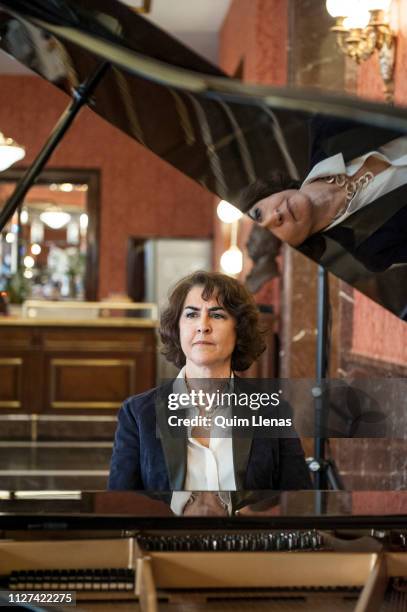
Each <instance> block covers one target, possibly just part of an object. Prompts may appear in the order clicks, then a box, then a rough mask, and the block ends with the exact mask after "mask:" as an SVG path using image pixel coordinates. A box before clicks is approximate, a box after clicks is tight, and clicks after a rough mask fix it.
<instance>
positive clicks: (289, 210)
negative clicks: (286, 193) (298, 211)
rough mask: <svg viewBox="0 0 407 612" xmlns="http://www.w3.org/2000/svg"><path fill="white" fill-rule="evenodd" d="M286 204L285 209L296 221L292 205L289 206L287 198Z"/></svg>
mask: <svg viewBox="0 0 407 612" xmlns="http://www.w3.org/2000/svg"><path fill="white" fill-rule="evenodd" d="M286 204H287V210H288V212H289V214H290V215H291V216H292V218H293V219H294V221H297V219H296V216H295V215H294V211H293V208H292V206H291V204H290V202H289V201H288V200H286Z"/></svg>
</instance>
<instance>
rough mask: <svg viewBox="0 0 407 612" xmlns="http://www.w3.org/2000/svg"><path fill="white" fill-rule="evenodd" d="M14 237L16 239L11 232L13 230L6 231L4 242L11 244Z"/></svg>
mask: <svg viewBox="0 0 407 612" xmlns="http://www.w3.org/2000/svg"><path fill="white" fill-rule="evenodd" d="M15 239H16V235H15V234H13V232H7V234H6V242H8V243H9V244H11V243H12V242H14V240H15Z"/></svg>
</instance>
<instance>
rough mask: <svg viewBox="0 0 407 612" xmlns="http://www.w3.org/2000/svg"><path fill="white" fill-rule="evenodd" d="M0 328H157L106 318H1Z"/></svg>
mask: <svg viewBox="0 0 407 612" xmlns="http://www.w3.org/2000/svg"><path fill="white" fill-rule="evenodd" d="M0 327H62V328H64V327H129V328H130V327H141V328H145V329H149V328H153V329H154V328H156V327H158V322H157V321H154V320H152V319H133V318H131V317H127V318H119V317H117V318H116V317H106V318H100V319H77V320H75V319H72V320H70V319H62V318H61V319H59V320H58V319H28V318H27V319H23V318H20V319H14V318H7V317H1V318H0Z"/></svg>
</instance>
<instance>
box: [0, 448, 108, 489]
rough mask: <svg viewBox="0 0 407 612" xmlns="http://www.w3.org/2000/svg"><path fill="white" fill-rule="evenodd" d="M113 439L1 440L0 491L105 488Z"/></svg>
mask: <svg viewBox="0 0 407 612" xmlns="http://www.w3.org/2000/svg"><path fill="white" fill-rule="evenodd" d="M111 452H112V443H111V442H94V441H92V442H0V490H27V489H29V490H38V489H58V490H67V489H68V490H82V491H84V490H91V491H94V490H104V489H106V482H107V477H108V474H109V462H110V457H111Z"/></svg>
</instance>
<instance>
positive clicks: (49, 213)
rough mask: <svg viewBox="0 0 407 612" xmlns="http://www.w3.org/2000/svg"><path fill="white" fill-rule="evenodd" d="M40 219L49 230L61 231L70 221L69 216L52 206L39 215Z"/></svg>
mask: <svg viewBox="0 0 407 612" xmlns="http://www.w3.org/2000/svg"><path fill="white" fill-rule="evenodd" d="M40 219H41V221H43V222H44V223H45V225H48V227H50V228H51V229H61V228H62V227H64V225H66V224H67V223H69V221H70V220H71V215H70V214H68V213H67V212H64V211H63V210H61V209H60V208H58V207H57V206H53V207H51V208H48V209H47V210H46V211H45V212H43V213H41V214H40Z"/></svg>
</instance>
